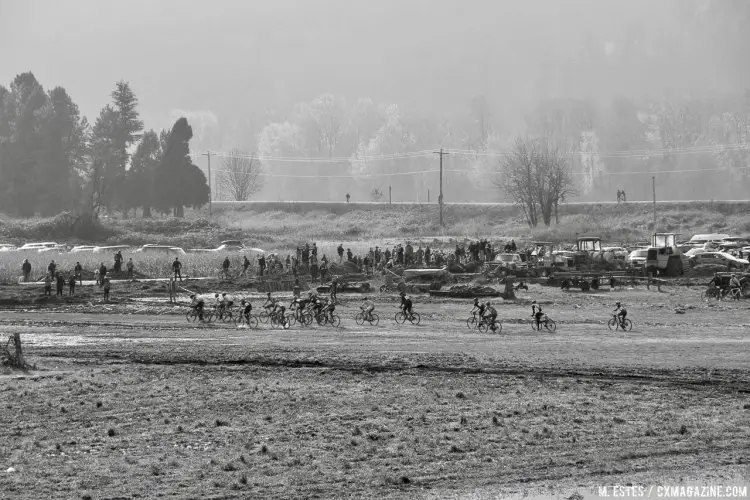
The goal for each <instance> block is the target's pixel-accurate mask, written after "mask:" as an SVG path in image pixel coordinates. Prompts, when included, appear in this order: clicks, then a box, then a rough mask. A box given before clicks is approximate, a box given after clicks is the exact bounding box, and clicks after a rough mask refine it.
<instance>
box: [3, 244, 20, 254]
mask: <svg viewBox="0 0 750 500" xmlns="http://www.w3.org/2000/svg"><path fill="white" fill-rule="evenodd" d="M16 250H18V247H17V246H15V245H13V244H11V243H0V252H15V251H16Z"/></svg>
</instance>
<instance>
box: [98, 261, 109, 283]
mask: <svg viewBox="0 0 750 500" xmlns="http://www.w3.org/2000/svg"><path fill="white" fill-rule="evenodd" d="M106 276H107V266H105V265H104V262H102V263H101V264H100V265H99V286H100V287H101V286H102V285H104V278H105V277H106Z"/></svg>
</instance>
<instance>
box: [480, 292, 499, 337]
mask: <svg viewBox="0 0 750 500" xmlns="http://www.w3.org/2000/svg"><path fill="white" fill-rule="evenodd" d="M481 318H482V320H483V321H485V319H486V318H488V319H489V325H490V328H492V331H493V332H494V331H495V330H496V329H497V327H496V326H495V321H497V309H495V308H494V307H493V306H492V304H491V303H490V301H489V300H488V301H487V303H486V304H485V307H484V313H483V315H482V316H481Z"/></svg>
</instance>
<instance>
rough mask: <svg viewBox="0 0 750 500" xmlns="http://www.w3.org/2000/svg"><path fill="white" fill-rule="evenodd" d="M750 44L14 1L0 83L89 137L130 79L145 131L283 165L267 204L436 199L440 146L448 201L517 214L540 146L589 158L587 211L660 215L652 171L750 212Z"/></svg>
mask: <svg viewBox="0 0 750 500" xmlns="http://www.w3.org/2000/svg"><path fill="white" fill-rule="evenodd" d="M748 26H750V2H745V1H743V0H721V1H718V0H660V1H646V0H628V1H611V0H568V1H565V2H560V1H554V0H530V1H512V2H511V1H494V0H468V1H466V0H463V1H436V0H432V1H427V0H409V1H396V0H381V1H368V2H365V1H359V0H355V1H347V0H318V1H315V2H309V1H303V0H296V1H295V0H274V1H251V2H239V1H237V2H230V1H219V2H198V1H193V0H181V1H170V0H167V1H159V2H153V1H147V0H131V1H128V2H123V3H114V2H101V1H96V0H76V1H74V2H55V1H51V0H49V1H41V0H26V1H23V2H21V1H17V2H13V1H8V0H0V43H1V44H2V47H3V48H4V49H3V55H2V58H1V61H2V64H0V84H8V83H10V82H12V81H13V79H14V77H15V76H16V75H17V74H19V73H22V72H26V71H31V72H33V73H34V75H35V76H36V78H37V79H38V80H39V82H40V83H41V84H42V85H44V86H45V88H52V87H54V86H57V85H60V86H63V87H64V88H65V89H66V90H67V92H68V94H69V95H70V97H71V99H72V100H73V101H75V103H76V104H78V106H79V107H80V112H81V114H82V115H84V116H86V117H88V118H89V121H91V122H93V121H94V118H95V117H96V116H97V114H98V113H99V110H100V109H101V108H102V106H104V105H105V104H106V103H107V102H108V101H109V95H110V92H111V91H112V88H113V86H114V83H115V82H116V81H119V80H125V81H127V82H129V84H130V86H131V88H132V90H133V92H134V93H135V95H136V96H137V99H138V111H139V113H140V119H141V120H142V121H143V122H144V128H145V129H151V128H153V129H155V130H157V131H158V130H161V129H169V128H170V127H171V126H172V124H173V123H174V122H175V120H177V119H178V118H179V117H182V116H184V117H186V118H187V119H188V121H189V123H190V125H191V126H192V130H193V137H192V140H191V141H190V148H191V151H192V152H193V153H202V152H205V151H207V150H211V151H214V152H219V153H220V152H226V151H229V150H230V149H232V148H239V150H241V151H244V152H246V153H247V154H248V155H252V154H258V155H263V156H264V157H265V158H267V159H264V160H263V161H262V162H260V164H261V166H262V169H263V170H262V171H263V173H264V177H263V179H264V185H263V188H262V189H261V191H260V192H259V193H258V194H257V195H256V196H255V198H254V199H266V200H277V199H283V200H292V199H314V200H327V199H331V200H337V201H340V200H343V199H344V194H345V193H347V192H349V193H351V194H352V197H353V201H363V200H368V201H369V199H371V198H372V197H373V196H375V195H373V190H374V189H377V190H378V192H380V193H385V197H386V198H387V190H388V187H389V186H391V187H392V189H393V198H394V201H395V200H414V201H427V197H428V193H427V191H428V190H431V201H435V200H436V197H437V196H436V191H437V188H438V180H437V174H436V173H434V169H436V168H437V165H438V159H437V155H433V154H431V153H429V151H431V150H433V149H436V148H440V147H443V148H446V149H449V150H453V154H452V155H450V156H448V157H447V159H446V160H445V161H446V163H445V167H446V170H447V173H446V181H445V182H446V201H503V200H502V196H501V193H499V192H498V191H497V189H496V188H495V187H494V186H493V183H492V176H493V175H494V173H495V172H496V170H497V168H498V164H499V160H500V158H501V155H500V154H499V153H498V152H499V151H504V150H506V149H507V148H508V147H509V144H511V142H512V139H513V138H514V137H516V136H519V135H526V134H531V135H542V134H544V135H554V136H555V137H556V138H558V139H559V140H560V141H563V142H564V143H565V144H566V145H568V146H569V148H570V149H571V151H572V152H574V153H575V154H574V155H573V156H571V163H572V166H573V170H574V172H575V173H576V175H577V176H578V177H577V178H578V179H580V183H581V189H580V196H579V198H580V199H591V200H595V199H602V200H611V199H614V191H615V190H616V189H617V188H618V187H623V188H625V189H627V191H628V198H629V199H633V200H635V199H648V198H650V194H651V175H652V173H653V172H664V173H660V174H658V181H657V182H658V183H659V186H660V196H661V197H662V198H671V199H691V198H701V199H706V198H709V197H711V198H713V197H715V198H746V197H747V196H746V192H747V187H748V186H749V185H750V183H748V180H747V176H748V168H749V167H750V153H749V151H748V149H749V148H748V147H746V146H747V145H748V144H750V128H749V126H748V123H750V94H749V93H747V89H748V88H750V65H749V64H748V62H747V48H748V47H750V29H748ZM720 145H732V146H731V147H730V148H725V149H721V148H718V147H717V146H720ZM667 148H669V149H670V150H671V151H670V152H669V153H665V150H666V149H667ZM627 151H632V152H633V153H632V154H627V153H623V152H627ZM413 152H423V153H422V154H421V155H414V156H413V157H400V156H398V155H404V154H406V153H413ZM471 152H474V153H475V154H471ZM384 155H392V156H391V157H390V158H385V157H384ZM281 157H284V158H303V159H313V160H314V161H294V162H292V161H288V160H281V159H278V158H281ZM368 157H370V158H373V159H371V160H370V161H368ZM273 158H277V159H273ZM326 159H328V160H330V161H326ZM343 159H349V160H348V161H344V160H343ZM194 162H195V163H196V164H197V165H198V166H199V167H201V168H202V169H204V170H205V168H206V157H205V156H198V155H196V156H194ZM221 165H222V159H221V156H218V157H216V158H215V159H214V160H213V163H212V167H214V169H215V170H217V172H216V173H214V175H221ZM701 170H705V171H704V172H700V171H701ZM409 172H421V173H418V174H415V175H392V174H404V173H409ZM680 172H682V173H680ZM214 184H215V187H214V199H222V198H228V197H229V193H227V192H224V193H222V190H221V183H220V182H217V181H216V178H215V177H214ZM225 191H226V190H225Z"/></svg>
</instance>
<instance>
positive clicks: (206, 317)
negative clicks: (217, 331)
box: [203, 311, 214, 323]
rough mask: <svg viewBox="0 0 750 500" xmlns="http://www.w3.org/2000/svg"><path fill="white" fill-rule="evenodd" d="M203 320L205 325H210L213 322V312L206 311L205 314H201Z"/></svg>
mask: <svg viewBox="0 0 750 500" xmlns="http://www.w3.org/2000/svg"><path fill="white" fill-rule="evenodd" d="M203 319H204V320H205V321H206V323H210V322H212V321H213V320H214V312H213V311H208V312H206V313H203Z"/></svg>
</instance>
